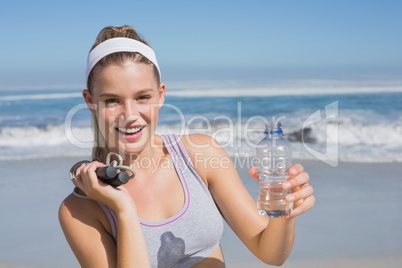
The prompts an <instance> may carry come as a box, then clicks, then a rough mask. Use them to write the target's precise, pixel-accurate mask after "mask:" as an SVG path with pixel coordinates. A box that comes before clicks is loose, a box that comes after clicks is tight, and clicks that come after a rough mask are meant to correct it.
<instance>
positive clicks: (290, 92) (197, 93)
mask: <svg viewBox="0 0 402 268" xmlns="http://www.w3.org/2000/svg"><path fill="white" fill-rule="evenodd" d="M379 92H384V93H385V92H387V93H392V92H402V86H396V87H343V88H308V87H298V88H268V87H261V88H248V89H244V88H231V89H222V88H216V89H211V90H205V89H204V90H173V91H169V93H168V95H169V96H176V97H230V96H232V97H270V96H295V95H336V94H367V93H379Z"/></svg>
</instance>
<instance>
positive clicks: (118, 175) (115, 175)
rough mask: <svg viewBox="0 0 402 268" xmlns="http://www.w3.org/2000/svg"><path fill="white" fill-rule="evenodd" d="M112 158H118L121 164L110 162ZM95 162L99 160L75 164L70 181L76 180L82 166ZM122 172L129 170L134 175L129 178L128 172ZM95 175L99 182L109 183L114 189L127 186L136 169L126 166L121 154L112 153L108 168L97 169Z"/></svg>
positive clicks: (108, 158)
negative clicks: (76, 174)
mask: <svg viewBox="0 0 402 268" xmlns="http://www.w3.org/2000/svg"><path fill="white" fill-rule="evenodd" d="M112 156H116V157H117V158H118V160H119V164H117V161H116V160H113V161H112V162H110V159H111V157H112ZM95 160H98V159H93V160H92V161H88V160H82V161H79V162H77V163H75V164H74V165H73V166H72V167H71V169H70V180H71V181H74V180H75V173H76V171H77V169H78V168H79V167H80V166H81V165H82V164H84V163H85V164H88V163H91V162H93V161H95ZM121 170H128V171H130V172H131V173H132V174H131V176H129V175H128V174H127V172H124V171H121ZM95 173H96V175H97V176H98V179H99V180H101V181H103V182H104V183H107V184H109V185H111V186H114V187H117V186H120V185H123V184H126V183H127V182H128V181H129V180H130V179H132V178H134V176H135V171H134V169H132V168H131V167H128V166H124V165H123V158H122V157H121V156H120V155H119V154H117V153H114V152H110V153H109V154H108V155H107V157H106V166H105V167H102V168H98V169H96V171H95Z"/></svg>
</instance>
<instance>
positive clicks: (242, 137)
mask: <svg viewBox="0 0 402 268" xmlns="http://www.w3.org/2000/svg"><path fill="white" fill-rule="evenodd" d="M327 123H328V122H327ZM330 123H331V124H334V123H336V124H338V135H334V134H335V133H327V128H326V124H325V123H320V124H313V125H311V126H309V128H310V130H309V131H308V132H306V133H305V136H304V139H302V138H301V125H297V124H295V125H287V126H286V127H284V131H285V133H286V137H287V138H288V139H289V140H290V141H291V142H292V145H293V146H294V148H295V150H294V157H295V158H299V159H316V158H315V156H314V155H312V153H311V150H314V151H316V152H320V153H321V154H322V155H321V159H320V160H325V159H331V158H333V157H334V156H333V155H329V154H328V155H327V154H325V152H326V149H327V148H329V146H335V145H336V146H337V148H338V151H337V152H336V153H337V157H338V159H339V161H346V162H402V153H401V152H402V122H399V121H398V122H392V123H388V124H386V123H383V124H367V123H355V122H348V121H347V120H345V121H339V122H330ZM71 133H72V135H73V138H74V140H75V141H78V143H74V142H72V141H71V138H70V139H68V138H67V136H66V132H65V129H64V126H63V125H57V126H47V127H45V128H38V127H33V126H31V127H4V128H1V129H0V148H1V152H2V154H1V155H0V159H28V158H33V157H49V156H58V155H64V156H69V155H84V154H85V155H88V154H90V150H91V146H92V142H93V133H92V129H91V128H90V127H73V128H72V130H71ZM156 133H158V134H173V133H174V134H191V133H204V134H207V135H210V136H212V137H214V138H215V139H217V140H218V141H219V143H220V144H221V145H222V146H223V147H224V148H225V149H226V150H227V152H228V154H229V155H231V156H245V155H249V154H252V153H254V152H255V145H256V144H257V143H258V142H259V141H260V140H261V139H262V138H263V137H264V134H263V128H262V126H261V125H258V124H257V123H256V124H254V125H253V124H252V125H249V126H246V124H245V123H241V124H238V123H234V124H229V123H227V122H223V123H222V122H218V123H214V124H211V125H210V126H205V125H202V124H201V123H200V124H199V125H196V124H195V125H193V128H192V129H189V128H184V129H182V125H181V124H160V125H158V127H157V129H156ZM82 144H84V145H85V146H82ZM308 148H310V151H309V150H308Z"/></svg>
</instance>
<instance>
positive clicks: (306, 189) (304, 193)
mask: <svg viewBox="0 0 402 268" xmlns="http://www.w3.org/2000/svg"><path fill="white" fill-rule="evenodd" d="M313 194H314V189H313V187H312V186H311V185H308V184H305V186H303V187H302V188H301V189H300V190H299V191H297V192H294V193H292V194H288V195H287V196H286V201H288V202H296V201H298V200H303V199H306V198H308V197H309V196H312V195H313ZM296 203H297V202H296Z"/></svg>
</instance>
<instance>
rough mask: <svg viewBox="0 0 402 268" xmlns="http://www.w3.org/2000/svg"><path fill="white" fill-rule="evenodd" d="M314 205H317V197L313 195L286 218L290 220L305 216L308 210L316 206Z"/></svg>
mask: <svg viewBox="0 0 402 268" xmlns="http://www.w3.org/2000/svg"><path fill="white" fill-rule="evenodd" d="M314 203H315V197H314V196H313V195H311V196H309V197H308V198H306V199H305V200H304V202H303V203H302V204H301V205H300V206H298V207H297V208H295V209H294V210H292V212H291V213H290V215H286V216H285V218H287V219H290V218H294V217H296V216H298V215H300V214H303V213H304V212H306V211H307V210H309V209H311V208H312V207H313V206H314Z"/></svg>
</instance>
